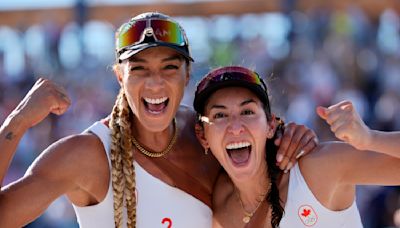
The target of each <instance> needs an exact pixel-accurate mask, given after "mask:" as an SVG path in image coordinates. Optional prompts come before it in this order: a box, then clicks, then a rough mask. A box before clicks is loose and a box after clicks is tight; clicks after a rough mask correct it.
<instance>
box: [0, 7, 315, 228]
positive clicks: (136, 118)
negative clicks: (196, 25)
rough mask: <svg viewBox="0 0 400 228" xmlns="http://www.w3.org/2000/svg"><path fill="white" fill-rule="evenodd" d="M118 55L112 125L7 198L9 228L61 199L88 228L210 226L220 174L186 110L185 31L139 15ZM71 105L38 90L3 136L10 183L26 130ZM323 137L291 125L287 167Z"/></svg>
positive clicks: (0, 208) (18, 184)
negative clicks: (117, 86)
mask: <svg viewBox="0 0 400 228" xmlns="http://www.w3.org/2000/svg"><path fill="white" fill-rule="evenodd" d="M116 54H117V62H116V64H115V66H114V72H115V74H116V77H117V80H118V82H119V84H120V86H121V90H120V92H119V94H118V97H117V100H116V103H115V106H114V108H113V110H112V113H111V115H110V117H109V118H107V119H104V120H103V121H99V122H96V123H95V124H93V125H92V126H91V127H90V128H89V129H88V130H87V131H85V132H84V133H82V134H79V135H73V136H69V137H66V138H64V139H61V140H59V141H58V142H56V143H54V144H53V145H51V146H50V147H49V148H47V149H46V150H45V151H44V153H42V154H41V155H40V156H39V157H38V158H37V159H36V160H35V162H34V163H33V164H32V166H31V167H30V168H29V170H28V171H27V172H26V174H25V176H24V177H23V178H21V179H19V180H17V181H15V182H13V183H11V184H10V185H8V186H5V187H3V188H2V189H1V192H0V221H1V226H2V227H3V226H4V227H21V226H24V225H25V224H27V223H29V222H30V221H32V220H34V219H35V218H36V217H38V216H39V215H40V214H41V213H42V212H43V211H44V210H45V209H46V208H47V207H48V206H49V204H50V203H51V202H53V201H54V200H55V199H57V198H58V197H60V196H61V195H66V196H67V197H68V198H69V200H70V201H71V202H72V204H73V206H74V209H75V211H76V215H77V218H78V222H79V224H80V226H81V227H96V228H101V227H136V226H137V227H210V226H211V220H212V211H211V196H212V189H213V186H214V182H215V180H216V178H217V175H218V173H219V170H220V165H219V164H218V163H217V161H216V160H215V158H214V157H213V156H212V155H211V154H208V155H207V154H204V152H203V150H202V148H201V146H200V144H199V143H198V142H197V139H196V137H195V134H194V130H193V129H194V120H195V113H194V112H193V110H191V109H190V108H188V107H184V106H180V102H181V99H182V96H183V91H184V88H185V86H186V84H187V83H188V80H189V72H190V66H191V61H192V58H191V56H190V53H189V45H188V41H187V38H186V35H185V33H184V31H183V30H182V28H181V27H180V26H179V24H177V23H176V22H175V21H173V20H172V19H171V18H170V17H168V16H166V15H163V14H160V13H145V14H141V15H138V16H136V17H134V18H132V19H131V20H130V21H129V22H127V23H124V24H123V25H122V26H121V27H120V28H119V30H118V31H117V33H116ZM69 104H70V101H69V99H68V97H67V95H66V93H65V91H64V90H63V89H62V88H60V87H59V86H57V85H55V84H53V83H52V82H50V81H48V80H44V79H40V80H38V81H37V83H36V84H35V85H34V87H33V88H32V89H31V90H30V92H29V93H28V94H27V95H26V97H25V98H24V99H23V101H22V102H21V103H20V105H19V106H18V107H17V108H16V109H15V110H14V111H13V112H12V113H11V114H10V115H9V117H8V118H7V119H6V121H5V122H4V123H3V125H2V127H1V129H0V145H1V148H2V151H1V153H0V180H1V181H2V180H3V178H4V176H5V173H6V172H7V170H8V167H9V164H10V162H11V160H12V157H13V155H14V153H15V148H16V146H17V145H18V143H19V140H20V139H21V137H22V135H23V134H24V133H25V132H26V131H27V129H29V128H30V127H32V126H34V125H35V124H37V123H39V122H40V121H42V120H43V119H44V118H45V117H46V116H47V115H48V114H49V113H56V114H62V113H64V112H65V111H66V109H67V107H68V106H69ZM314 138H315V134H314V133H313V132H311V131H309V130H307V129H306V128H304V127H303V126H295V125H294V124H291V125H288V126H287V128H286V130H285V132H284V135H283V137H282V138H281V142H277V143H278V144H279V143H280V145H281V148H282V151H281V156H278V157H277V160H278V162H279V165H280V166H281V168H282V169H287V168H288V166H291V165H290V163H289V162H290V161H291V162H294V157H296V156H298V155H296V153H297V152H299V151H302V150H303V151H304V152H301V154H303V153H307V152H309V151H310V150H311V149H312V148H313V147H314V146H315V143H314V141H313V140H312V139H314ZM278 141H279V140H278ZM295 152H296V153H295ZM289 168H290V167H289Z"/></svg>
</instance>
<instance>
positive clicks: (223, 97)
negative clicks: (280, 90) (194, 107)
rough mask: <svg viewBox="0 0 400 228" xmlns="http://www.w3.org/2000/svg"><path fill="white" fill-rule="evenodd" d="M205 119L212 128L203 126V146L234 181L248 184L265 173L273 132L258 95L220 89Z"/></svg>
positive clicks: (208, 108)
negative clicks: (208, 148)
mask: <svg viewBox="0 0 400 228" xmlns="http://www.w3.org/2000/svg"><path fill="white" fill-rule="evenodd" d="M204 115H205V117H207V118H208V119H209V121H210V122H211V124H207V123H204V124H203V125H204V136H203V142H202V143H203V146H204V145H207V146H209V147H210V149H211V151H212V153H213V154H214V156H215V157H216V158H217V160H218V161H219V162H220V164H221V165H222V166H223V167H224V169H225V170H226V172H227V173H228V174H229V176H230V177H231V178H232V179H236V180H238V181H240V180H246V179H248V178H249V177H252V176H254V175H255V174H256V173H257V172H258V171H259V170H265V169H266V160H265V144H266V140H267V136H270V135H271V131H273V129H272V127H271V126H270V124H269V123H268V121H267V118H266V114H265V111H264V108H263V103H262V102H261V101H260V100H259V99H258V97H257V96H256V95H255V94H253V93H252V92H251V91H250V90H248V89H245V88H241V87H228V88H223V89H220V90H218V91H216V92H215V93H213V94H212V95H211V96H210V98H209V99H208V101H207V103H206V107H205V113H204ZM207 146H206V147H207Z"/></svg>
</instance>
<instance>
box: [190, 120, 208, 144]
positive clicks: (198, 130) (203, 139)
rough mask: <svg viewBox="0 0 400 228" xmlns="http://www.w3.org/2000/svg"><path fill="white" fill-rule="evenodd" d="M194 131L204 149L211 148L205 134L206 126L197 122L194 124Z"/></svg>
mask: <svg viewBox="0 0 400 228" xmlns="http://www.w3.org/2000/svg"><path fill="white" fill-rule="evenodd" d="M194 131H195V133H196V137H197V139H198V140H199V142H200V144H201V145H202V146H203V148H204V149H208V148H210V146H209V145H208V141H207V139H206V137H205V135H204V128H203V127H202V126H201V125H200V124H198V123H196V125H195V126H194Z"/></svg>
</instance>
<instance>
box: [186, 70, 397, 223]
mask: <svg viewBox="0 0 400 228" xmlns="http://www.w3.org/2000/svg"><path fill="white" fill-rule="evenodd" d="M194 108H195V110H196V111H197V112H198V115H199V119H200V120H201V122H199V123H198V124H197V125H196V129H197V131H196V132H197V134H198V138H199V140H200V141H201V143H202V145H203V147H204V148H207V149H210V150H211V152H212V153H213V154H214V155H215V157H216V158H217V160H218V161H219V162H220V163H221V165H222V166H223V167H224V169H225V171H226V172H225V173H221V175H220V177H219V178H218V180H217V183H216V185H215V189H214V194H213V212H214V222H213V227H216V228H217V227H229V228H235V227H238V228H239V227H240V228H241V227H281V228H292V227H296V228H297V227H316V228H337V227H348V228H358V227H362V223H361V219H360V215H359V212H358V209H357V205H356V203H355V187H356V185H365V184H368V185H400V175H398V174H399V173H400V152H399V149H398V148H399V147H400V140H399V139H400V132H380V131H373V130H370V129H369V128H368V127H367V126H366V125H365V124H364V122H363V121H362V119H361V118H360V116H359V115H358V113H357V112H356V111H355V109H354V107H353V105H352V103H351V102H348V101H344V102H340V103H338V104H335V105H332V106H331V107H329V108H323V107H318V108H317V113H318V115H319V116H320V117H321V118H323V119H324V120H325V121H326V122H327V123H328V124H329V125H330V126H331V130H332V131H333V132H334V133H335V135H336V136H337V137H338V138H339V139H341V140H343V141H344V142H346V143H343V142H325V143H321V144H319V145H318V146H317V147H316V148H315V149H314V150H313V152H312V153H310V154H309V155H307V156H305V157H303V158H301V159H300V160H299V162H298V163H296V164H295V166H294V167H293V169H291V170H290V172H289V173H282V172H279V168H278V166H277V165H276V164H275V155H276V152H277V148H276V146H275V145H274V144H273V139H274V138H275V137H276V129H277V128H279V127H280V126H281V123H277V122H276V121H275V118H274V115H273V114H272V112H271V107H270V103H269V98H268V93H267V87H266V85H265V84H264V82H263V80H262V79H261V78H260V77H259V76H258V74H257V73H255V72H254V71H251V70H249V69H247V68H244V67H240V66H229V67H222V68H219V69H215V70H213V71H211V72H210V73H208V74H207V75H206V76H205V77H204V78H203V79H202V80H201V81H200V83H199V84H198V86H197V90H196V95H195V100H194ZM356 148H357V149H356ZM368 150H369V151H368ZM371 150H373V151H376V152H373V151H371Z"/></svg>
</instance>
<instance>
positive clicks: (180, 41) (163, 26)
mask: <svg viewBox="0 0 400 228" xmlns="http://www.w3.org/2000/svg"><path fill="white" fill-rule="evenodd" d="M151 27H152V28H153V32H154V35H155V36H156V39H157V41H160V42H165V43H171V44H175V45H178V46H182V45H184V44H185V39H184V36H183V33H182V30H181V28H180V27H179V25H178V24H176V23H174V22H172V21H166V20H151Z"/></svg>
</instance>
